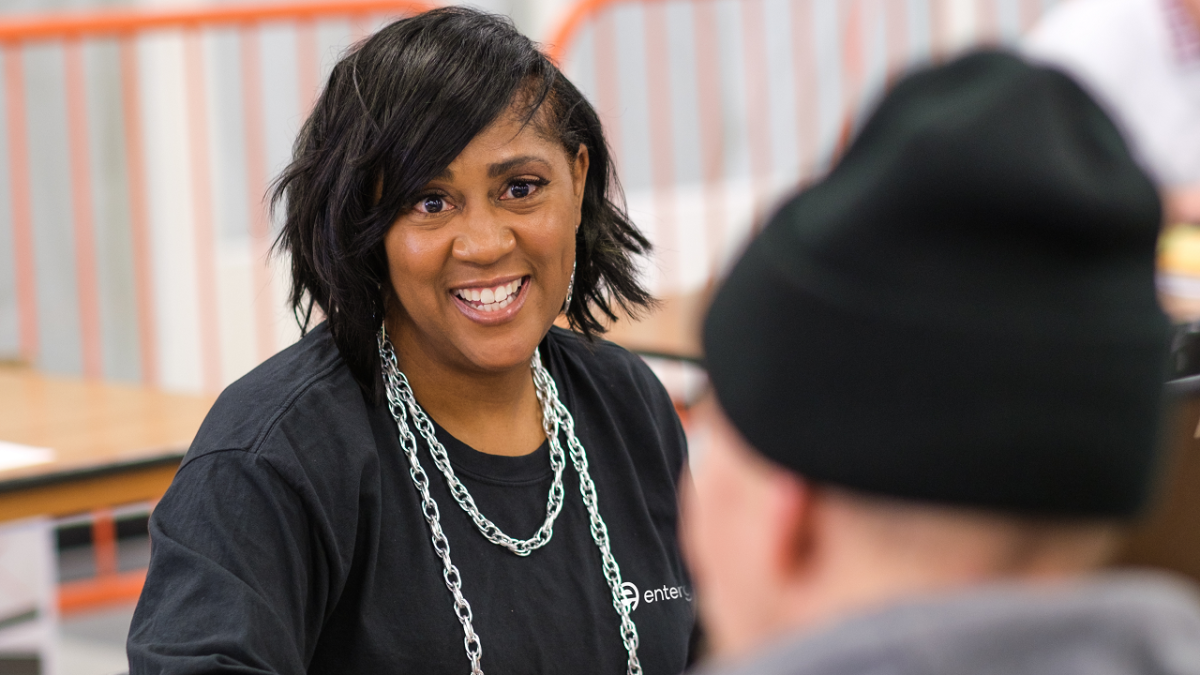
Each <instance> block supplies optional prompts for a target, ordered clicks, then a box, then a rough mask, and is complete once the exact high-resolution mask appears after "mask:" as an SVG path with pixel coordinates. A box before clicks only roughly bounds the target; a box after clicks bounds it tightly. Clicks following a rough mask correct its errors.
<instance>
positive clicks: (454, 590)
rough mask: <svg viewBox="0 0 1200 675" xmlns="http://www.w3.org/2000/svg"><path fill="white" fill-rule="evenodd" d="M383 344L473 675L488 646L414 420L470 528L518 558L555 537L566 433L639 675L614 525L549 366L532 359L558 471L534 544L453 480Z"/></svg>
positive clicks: (403, 437)
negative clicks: (603, 512) (454, 556)
mask: <svg viewBox="0 0 1200 675" xmlns="http://www.w3.org/2000/svg"><path fill="white" fill-rule="evenodd" d="M377 337H378V342H379V358H380V360H381V361H382V363H383V379H384V383H385V385H386V388H387V399H388V410H389V411H391V413H392V418H393V419H394V420H395V421H396V428H397V429H399V431H400V447H401V448H402V449H403V450H404V454H405V456H407V457H408V463H409V467H410V468H409V474H410V475H411V476H412V480H413V485H415V486H416V488H417V492H418V493H420V496H421V512H422V515H424V516H425V522H426V523H428V525H429V532H430V535H431V537H430V538H431V541H432V542H433V550H434V553H436V554H437V555H438V557H439V558H441V560H442V578H443V579H444V580H445V582H446V588H448V589H450V594H451V595H452V596H453V597H454V614H455V615H456V616H458V621H459V623H461V624H462V627H463V645H464V646H465V647H466V650H467V658H468V659H469V660H470V661H471V674H472V675H483V670H482V669H481V668H480V666H479V660H480V657H481V656H482V654H483V645H482V644H481V643H480V640H479V636H478V635H477V634H476V633H475V629H474V627H473V626H472V625H471V618H472V617H471V604H470V603H469V602H467V599H466V598H465V597H463V593H462V577H461V576H460V575H459V573H458V568H457V567H455V566H454V563H453V562H451V560H450V542H449V541H448V540H447V539H446V535H445V533H443V532H442V524H441V515H440V513H439V511H438V506H437V502H435V501H433V498H432V497H431V496H430V494H429V476H428V475H427V474H426V473H425V470H424V469H423V468H421V462H420V460H419V459H418V457H417V437H416V435H415V434H413V432H412V429H410V428H409V425H408V417H409V415H410V414H411V415H412V419H413V423H414V424H415V425H416V427H417V430H418V431H419V432H420V433H421V436H422V437H424V438H425V443H426V445H427V446H428V447H429V454H430V455H432V456H433V463H434V464H435V465H436V466H437V467H438V469H439V470H440V471H441V472H442V475H443V476H445V478H446V484H447V485H448V486H449V487H450V494H451V495H452V496H453V497H454V501H455V502H457V503H458V505H459V507H461V508H462V510H463V511H464V512H465V513H466V514H467V515H468V516H469V517H470V518H471V522H473V523H475V527H476V528H477V529H478V530H479V533H480V534H482V535H483V536H484V537H485V538H486V539H487V540H488V541H490V542H492V543H493V544H496V545H497V546H502V547H504V548H506V549H508V550H509V551H511V552H513V553H515V554H516V555H519V556H527V555H529V554H530V553H531V552H533V551H535V550H537V549H539V548H541V547H542V546H545V545H546V543H547V542H549V541H550V537H551V536H553V534H554V520H555V519H556V518H557V517H558V514H559V511H561V510H562V503H563V487H562V472H563V467H564V466H565V465H566V461H565V459H564V455H565V453H564V452H563V448H562V445H561V444H560V443H559V440H558V436H559V433H560V432H565V434H566V437H567V447H568V448H570V455H571V463H572V464H573V465H574V466H575V471H576V472H577V473H578V474H579V492H580V494H581V495H582V497H583V503H584V506H586V507H587V511H588V520H589V522H590V529H591V534H592V539H593V540H594V541H595V542H596V548H598V549H599V550H600V560H601V563H602V566H603V568H604V578H605V579H606V580H607V581H608V586H609V589H610V590H611V592H612V601H613V607H614V608H615V609H616V610H617V614H618V615H619V616H620V618H621V641H622V642H623V643H624V644H625V651H626V652H628V653H629V662H628V668H627V675H641V673H642V666H641V663H639V662H638V657H637V648H638V634H637V627H636V626H634V624H633V619H632V618H630V616H629V606H628V605H627V604H625V602H624V599H623V597H622V594H621V583H622V582H621V568H620V567H618V566H617V560H616V558H614V557H613V554H612V547H611V546H610V545H609V541H608V526H607V525H605V524H604V519H603V518H601V517H600V507H599V503H598V498H597V495H596V485H595V483H593V482H592V477H591V475H590V474H589V473H588V461H587V455H586V454H584V450H583V445H582V444H581V443H580V442H579V439H577V438H576V437H575V420H574V418H573V417H571V413H570V411H568V410H567V407H566V406H565V405H563V403H562V401H561V400H559V398H558V387H557V386H556V385H555V384H554V379H553V378H551V377H550V373H549V372H547V371H546V368H545V366H543V365H542V361H541V359H540V358H539V357H538V353H537V351H536V350H535V351H534V353H533V358H532V359H530V367H531V368H532V370H533V384H534V389H535V390H536V391H537V397H538V403H540V404H541V408H542V429H543V431H544V432H545V433H546V439H547V440H548V441H549V443H550V467H551V468H552V469H553V471H554V481H553V482H552V483H551V485H550V495H549V497H548V498H547V500H546V520H545V522H543V523H542V526H541V527H539V528H538V530H537V532H535V533H534V535H533V536H532V537H530V538H529V539H513V538H512V537H510V536H508V535H506V534H504V532H502V531H501V530H500V528H499V527H497V526H496V524H495V523H493V522H492V521H491V520H488V519H487V518H486V517H484V515H483V514H482V513H480V512H479V507H477V506H476V505H475V500H474V499H472V498H471V495H470V493H469V492H467V488H466V486H465V485H463V484H462V482H461V481H459V480H458V476H456V475H455V473H454V468H453V467H452V466H451V465H450V459H449V456H448V455H447V454H446V448H445V447H443V446H442V444H441V443H440V442H439V441H438V440H437V436H436V434H435V433H434V430H433V423H432V422H431V421H430V420H429V416H428V415H426V414H425V411H424V410H422V409H421V406H420V405H418V404H417V399H416V397H415V396H414V395H413V392H412V387H410V386H409V384H408V378H407V377H405V376H404V373H403V372H401V370H400V367H399V365H397V362H396V351H395V349H393V348H392V342H391V340H389V339H388V336H387V332H386V331H385V330H384V329H383V328H382V327H381V328H380V329H379V333H378V335H377Z"/></svg>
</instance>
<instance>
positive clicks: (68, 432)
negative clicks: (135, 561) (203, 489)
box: [0, 367, 215, 521]
mask: <svg viewBox="0 0 1200 675" xmlns="http://www.w3.org/2000/svg"><path fill="white" fill-rule="evenodd" d="M214 400H215V397H213V396H196V395H183V394H170V393H165V392H161V391H155V390H150V389H145V388H141V387H136V386H130V385H121V384H113V383H102V382H87V381H81V380H72V379H66V378H57V377H52V376H48V375H43V374H40V373H37V372H35V371H33V370H31V369H28V368H19V367H0V411H2V412H0V440H2V441H9V442H12V443H19V444H22V445H29V446H36V447H45V448H51V449H53V450H54V453H55V459H54V461H52V462H49V463H44V464H37V465H32V466H28V467H23V468H18V469H11V470H8V471H0V521H6V520H13V519H16V518H23V517H27V516H38V515H50V516H64V515H69V514H73V513H82V512H86V511H89V510H92V509H94V508H97V507H102V506H105V507H106V506H117V505H120V504H125V503H130V502H138V501H150V500H155V499H158V498H159V497H161V496H162V494H163V492H164V491H165V490H166V488H167V486H168V485H169V484H170V482H171V478H172V477H173V476H174V475H175V470H176V469H177V468H178V467H179V460H180V459H181V458H182V457H183V453H184V452H185V451H186V450H187V447H188V445H189V444H190V443H191V441H192V437H193V436H195V434H196V430H197V429H198V428H199V427H200V422H201V421H202V420H203V419H204V415H205V414H206V413H207V412H208V409H209V408H210V407H211V406H212V403H213V401H214Z"/></svg>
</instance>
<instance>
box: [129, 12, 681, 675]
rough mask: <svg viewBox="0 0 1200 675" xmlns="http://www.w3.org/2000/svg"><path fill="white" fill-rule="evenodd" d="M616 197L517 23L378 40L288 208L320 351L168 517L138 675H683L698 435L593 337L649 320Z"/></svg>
mask: <svg viewBox="0 0 1200 675" xmlns="http://www.w3.org/2000/svg"><path fill="white" fill-rule="evenodd" d="M617 192H618V187H617V185H616V181H615V178H614V176H613V173H612V166H611V163H610V160H609V156H608V150H607V147H606V145H605V141H604V137H603V134H602V132H601V128H600V124H599V121H598V119H597V116H596V113H595V111H594V110H593V109H592V107H591V106H590V105H589V104H588V103H587V101H586V100H584V98H583V97H582V96H581V95H580V93H579V91H578V90H576V89H575V87H574V86H572V85H571V83H570V82H568V81H567V80H566V79H565V78H563V76H562V75H561V74H560V73H559V72H558V70H557V68H555V66H554V65H553V64H552V63H551V62H550V61H548V60H547V59H546V57H545V56H543V55H542V54H540V53H539V52H538V51H537V50H536V48H535V47H534V45H533V44H532V43H531V42H530V41H529V40H528V39H526V38H524V37H523V36H521V35H520V34H518V33H517V32H516V31H515V30H514V29H513V27H512V26H511V24H510V23H508V22H507V21H506V20H504V19H501V18H497V17H494V16H490V15H486V14H482V13H479V12H476V11H473V10H468V9H462V8H445V9H439V10H434V11H431V12H427V13H425V14H421V15H418V16H415V17H412V18H409V19H404V20H402V21H398V22H396V23H393V24H391V25H390V26H388V27H386V28H384V29H383V30H381V31H380V32H378V33H376V34H375V35H373V36H371V37H370V38H369V39H367V40H365V41H364V42H362V43H361V44H359V45H357V46H356V47H354V48H353V49H352V50H351V51H350V52H349V53H348V54H347V55H346V56H345V57H344V58H343V59H342V60H341V62H340V63H338V64H337V65H336V66H335V67H334V69H333V72H332V74H331V75H330V79H329V83H328V85H327V86H326V88H325V91H324V92H323V93H322V95H321V97H320V100H319V101H318V102H317V104H316V107H315V109H314V111H313V113H312V115H311V117H310V118H309V119H308V121H307V122H306V123H305V125H304V128H303V130H302V131H301V134H300V138H299V139H298V141H297V142H296V147H295V156H294V161H293V162H292V164H291V165H290V166H289V167H288V168H287V170H286V171H285V172H284V173H283V175H282V176H281V177H280V179H279V180H278V182H277V185H276V189H275V192H274V203H275V204H277V205H283V208H284V212H285V214H286V217H285V218H284V222H283V229H282V232H281V233H280V236H279V240H278V244H277V246H278V250H279V251H280V252H281V253H284V254H287V255H288V256H290V260H291V267H292V303H293V308H294V309H295V310H296V313H297V316H299V317H302V318H301V324H302V327H303V328H304V329H305V331H306V335H305V336H304V337H303V338H302V339H301V340H300V341H299V342H298V343H297V344H295V345H293V346H292V347H289V348H288V349H286V350H284V351H283V352H281V353H280V354H278V355H277V356H275V357H274V358H272V359H270V360H268V361H267V362H265V363H264V364H262V365H261V366H259V367H258V368H256V369H255V370H254V371H252V372H251V373H250V374H248V375H247V376H246V377H244V378H242V379H241V380H239V381H238V382H236V383H234V384H233V385H231V386H230V387H229V388H228V389H226V390H225V392H224V393H223V394H222V395H221V397H220V398H219V399H218V401H217V403H216V405H215V406H214V407H213V409H212V411H211V412H210V413H209V416H208V418H207V419H206V420H205V422H204V425H203V426H202V427H201V429H200V432H199V433H198V435H197V437H196V439H195V441H194V443H193V444H192V447H191V449H190V450H189V451H188V455H187V457H186V458H185V459H184V462H183V465H182V466H181V468H180V470H179V473H178V475H177V476H176V478H175V481H174V483H173V484H172V486H171V488H170V490H169V491H168V492H167V494H166V496H165V497H164V498H163V499H162V501H161V502H160V503H159V505H158V507H157V508H156V509H155V512H154V515H153V517H152V519H151V533H152V540H153V542H154V550H153V555H152V558H151V564H150V570H149V573H148V576H147V579H146V585H145V588H144V590H143V593H142V597H141V600H140V602H139V604H138V609H137V612H136V614H135V616H134V621H133V626H132V629H131V632H130V637H129V657H130V663H131V670H132V672H133V673H135V674H136V673H185V672H186V673H200V672H204V673H217V672H230V673H234V672H236V673H302V672H307V673H371V674H375V673H419V674H421V675H430V674H435V673H462V672H464V671H466V670H468V669H470V672H473V673H481V672H485V671H486V672H489V673H517V672H520V673H612V674H615V673H620V672H626V673H640V672H646V673H649V674H653V675H659V674H668V673H678V672H680V671H682V670H683V669H684V667H685V666H686V665H687V662H688V659H689V647H690V643H691V635H692V632H693V630H692V629H693V611H692V606H691V600H692V598H691V590H690V586H689V583H688V579H687V577H686V573H685V570H684V569H683V566H682V563H681V562H680V557H679V553H678V550H677V547H676V484H677V482H678V480H679V478H680V475H681V472H682V471H683V466H684V463H685V459H686V448H685V441H684V436H683V433H682V429H681V427H680V425H679V421H678V419H677V417H676V416H675V414H674V410H673V407H672V405H671V402H670V400H669V399H668V397H667V395H666V393H665V392H664V390H663V388H662V386H661V385H660V384H659V383H658V381H657V380H656V379H655V378H654V376H653V374H652V373H651V372H650V371H649V370H648V369H647V368H646V366H645V365H644V364H643V363H642V362H641V361H640V360H639V359H637V358H636V357H634V356H632V355H630V354H629V353H627V352H625V351H624V350H622V349H620V348H619V347H616V346H615V345H612V344H609V343H605V342H601V341H596V340H595V339H594V336H596V335H597V334H598V333H600V332H602V331H603V323H602V322H603V321H604V320H606V319H607V320H613V319H615V310H616V308H617V306H620V307H621V308H623V309H624V310H626V311H628V312H636V311H637V310H639V309H642V308H645V307H647V306H649V305H650V304H651V303H652V299H651V297H650V296H649V295H648V294H647V292H646V291H645V290H644V288H643V287H642V286H641V285H640V283H639V282H638V280H637V276H636V264H635V260H634V258H635V256H637V255H641V254H645V253H647V252H648V249H649V243H648V242H647V241H646V239H645V238H644V237H643V236H642V235H641V234H640V233H639V232H638V230H637V229H636V228H635V227H634V226H633V225H632V224H631V223H630V222H629V220H628V218H627V216H626V215H625V214H624V213H623V212H622V210H621V209H620V208H619V207H617V206H616V205H615V204H614V202H615V201H616V200H615V199H614V195H616V194H617ZM314 309H315V310H319V312H320V314H322V315H324V317H325V320H324V321H323V322H321V323H319V324H317V325H316V326H315V327H312V328H311V330H309V327H310V325H311V324H313V323H315V319H314V318H313V317H314V314H315V312H314ZM564 314H565V317H566V320H567V321H568V322H569V324H570V325H571V327H572V328H574V329H575V330H573V331H571V330H565V329H562V328H558V327H554V326H553V324H554V322H555V320H556V319H557V318H558V317H560V316H561V315H564Z"/></svg>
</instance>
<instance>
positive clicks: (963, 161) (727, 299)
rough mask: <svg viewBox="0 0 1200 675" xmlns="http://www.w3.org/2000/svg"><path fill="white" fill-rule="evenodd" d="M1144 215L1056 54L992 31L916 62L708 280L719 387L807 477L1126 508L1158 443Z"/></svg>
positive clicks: (1157, 331) (1084, 509) (756, 435)
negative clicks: (842, 149) (957, 55)
mask: <svg viewBox="0 0 1200 675" xmlns="http://www.w3.org/2000/svg"><path fill="white" fill-rule="evenodd" d="M1160 219H1161V213H1160V205H1159V200H1158V195H1157V193H1156V191H1155V187H1154V185H1153V184H1152V183H1151V181H1150V180H1149V179H1148V178H1147V177H1146V175H1145V174H1144V173H1143V172H1142V171H1141V170H1140V169H1139V168H1138V166H1137V164H1136V163H1135V162H1134V161H1133V159H1132V158H1131V156H1130V154H1129V150H1128V149H1127V148H1126V146H1125V144H1124V143H1123V141H1122V140H1121V136H1120V135H1119V133H1118V132H1117V129H1116V128H1115V126H1114V125H1113V123H1112V122H1111V121H1110V120H1109V119H1108V117H1106V116H1105V114H1104V113H1103V112H1102V111H1101V110H1100V108H1099V107H1097V105H1096V104H1095V102H1093V101H1092V100H1091V99H1090V98H1089V97H1088V95H1087V94H1085V93H1084V92H1083V90H1081V89H1080V87H1079V86H1077V85H1076V84H1075V83H1074V82H1073V81H1071V80H1070V79H1069V78H1068V77H1067V76H1065V75H1063V74H1062V73H1060V72H1058V71H1055V70H1050V69H1046V68H1040V67H1034V66H1031V65H1029V64H1027V63H1025V62H1023V61H1021V60H1020V59H1018V58H1017V57H1015V56H1012V55H1009V54H1003V53H996V52H988V53H977V54H973V55H970V56H967V57H964V58H961V59H959V60H957V61H955V62H953V63H950V64H948V65H945V66H942V67H937V68H933V69H930V70H925V71H923V72H919V73H917V74H914V75H912V76H910V77H908V78H906V79H904V80H903V81H901V82H900V83H899V84H898V85H896V87H895V88H894V89H893V90H892V91H891V93H890V94H888V95H887V96H886V97H885V98H884V99H883V101H882V102H881V103H880V105H879V107H878V108H877V109H876V111H875V113H874V114H873V115H872V117H871V118H870V120H869V121H868V122H867V123H866V125H865V126H864V127H863V129H862V131H861V133H860V134H859V136H858V138H857V139H856V140H855V141H854V143H853V145H852V146H851V147H850V148H849V150H848V151H847V153H846V154H845V156H844V158H843V159H842V161H841V162H840V163H839V164H838V166H837V167H836V168H835V169H834V170H833V171H832V172H831V173H830V174H829V176H828V177H827V178H826V179H825V180H824V181H822V182H820V183H819V184H816V185H815V186H813V187H812V188H810V189H808V190H806V191H804V192H802V193H800V194H799V195H797V196H796V197H795V198H793V199H792V200H791V201H790V202H788V203H787V204H786V205H785V206H784V207H783V208H782V209H781V210H780V211H779V212H778V213H776V214H775V216H774V217H773V218H772V219H771V220H770V222H769V223H768V225H767V226H766V228H765V230H764V231H763V233H762V234H761V236H759V237H758V238H757V239H756V240H755V241H754V242H752V243H751V245H750V246H749V248H748V249H747V251H746V252H745V254H744V255H743V257H742V258H741V260H740V261H739V262H738V263H737V264H736V266H735V267H734V268H733V270H732V272H731V273H730V275H729V278H728V279H727V281H726V282H725V283H724V285H723V287H722V288H721V289H720V291H719V292H718V293H717V295H716V298H715V300H714V302H713V305H712V308H711V310H710V311H709V314H708V317H707V319H706V322H705V326H704V347H705V353H706V360H707V363H708V368H709V372H710V375H711V379H712V383H713V386H714V388H715V390H716V395H717V398H718V400H719V401H720V403H721V406H722V407H723V408H724V410H725V412H726V414H727V415H728V417H729V418H730V420H731V421H732V422H733V424H734V425H735V426H736V427H737V428H738V429H739V430H740V431H741V432H742V434H743V435H744V436H745V437H746V439H747V440H748V441H749V442H750V443H751V444H752V445H754V447H756V448H757V449H758V450H759V451H760V452H762V453H763V454H764V455H766V456H767V457H769V458H771V459H772V460H774V461H776V462H778V463H779V464H782V465H783V466H785V467H788V468H790V469H792V470H794V471H796V472H798V473H800V474H802V475H804V476H805V477H807V478H808V479H810V480H813V481H815V482H818V483H829V484H836V485H840V486H844V487H848V488H852V489H856V490H859V491H864V492H869V493H875V494H880V495H887V496H893V497H899V498H906V499H914V500H920V501H927V502H938V503H948V504H956V505H964V506H971V507H982V508H987V509H993V510H1001V511H1005V512H1013V513H1023V514H1031V515H1047V516H1068V517H1072V516H1082V517H1114V516H1116V517H1120V516H1128V515H1132V514H1134V513H1136V512H1137V511H1138V510H1139V508H1140V507H1141V506H1142V505H1143V503H1144V501H1145V500H1146V497H1147V494H1148V492H1149V485H1150V483H1151V482H1152V478H1153V474H1154V469H1155V468H1156V464H1157V462H1156V459H1157V452H1156V445H1157V444H1156V432H1157V430H1158V419H1157V418H1158V412H1159V406H1160V397H1161V393H1160V392H1161V390H1162V385H1163V374H1164V364H1165V358H1166V347H1167V337H1166V335H1167V327H1168V324H1167V321H1166V318H1165V317H1164V316H1163V313H1162V311H1161V310H1160V309H1159V305H1158V301H1157V299H1156V296H1155V288H1154V258H1155V240H1156V238H1157V235H1158V228H1159V222H1160Z"/></svg>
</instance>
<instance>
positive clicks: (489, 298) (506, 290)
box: [455, 279, 522, 312]
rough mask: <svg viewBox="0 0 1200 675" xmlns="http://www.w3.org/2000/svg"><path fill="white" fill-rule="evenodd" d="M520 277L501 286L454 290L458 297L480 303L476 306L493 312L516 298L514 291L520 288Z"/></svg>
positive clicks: (506, 305)
mask: <svg viewBox="0 0 1200 675" xmlns="http://www.w3.org/2000/svg"><path fill="white" fill-rule="evenodd" d="M521 281H522V280H521V279H517V280H515V281H510V282H508V283H507V284H504V285H503V286H497V287H495V288H485V289H483V290H478V289H474V288H463V289H460V290H457V291H455V294H456V295H458V297H460V298H462V299H463V300H466V301H468V302H472V303H477V304H482V305H483V306H482V307H478V306H477V307H476V309H481V310H483V311H485V312H495V311H497V310H500V309H504V308H505V307H508V306H509V305H511V304H512V302H513V300H515V299H516V292H517V291H518V290H520V288H521Z"/></svg>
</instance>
